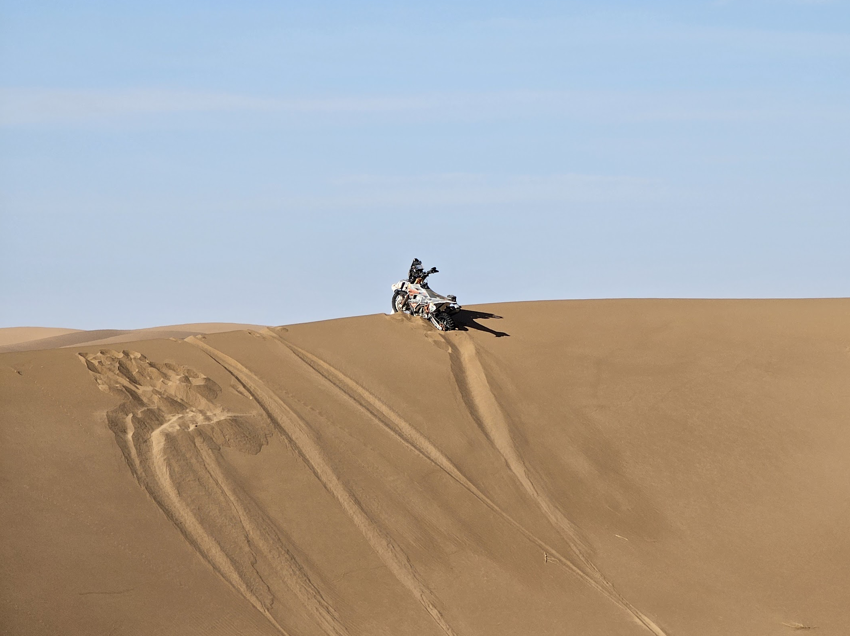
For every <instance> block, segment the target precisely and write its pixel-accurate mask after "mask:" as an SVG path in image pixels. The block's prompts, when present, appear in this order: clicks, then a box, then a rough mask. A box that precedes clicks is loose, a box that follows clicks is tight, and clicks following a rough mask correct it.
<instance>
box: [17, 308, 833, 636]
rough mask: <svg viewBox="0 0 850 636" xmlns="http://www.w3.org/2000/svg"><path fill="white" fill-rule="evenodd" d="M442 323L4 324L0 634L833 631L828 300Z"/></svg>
mask: <svg viewBox="0 0 850 636" xmlns="http://www.w3.org/2000/svg"><path fill="white" fill-rule="evenodd" d="M460 323H461V325H462V329H461V330H459V331H456V332H449V333H440V332H437V331H436V330H434V329H433V328H432V327H431V326H430V325H428V324H426V323H425V322H424V321H421V320H420V319H418V318H411V317H409V316H405V315H389V316H388V315H372V316H363V317H357V318H348V319H342V320H331V321H325V322H317V323H310V324H302V325H294V326H289V327H271V328H264V327H256V326H252V327H249V328H245V327H244V326H235V325H217V326H215V325H213V326H206V327H204V326H202V325H183V326H176V327H168V328H156V329H153V330H145V331H142V332H140V331H129V332H111V331H102V332H79V331H73V330H68V331H67V332H65V333H55V332H54V333H51V332H44V331H32V332H28V333H23V332H20V331H19V332H17V333H14V334H13V333H8V334H6V335H3V330H0V346H2V351H4V352H3V353H0V434H2V438H0V479H2V489H0V498H2V503H0V505H2V511H3V513H2V514H3V523H2V525H0V550H2V557H0V559H2V560H1V561H0V562H2V577H0V587H2V594H0V632H2V633H4V634H15V635H50V636H53V635H56V634H62V635H68V636H73V635H86V636H88V635H91V634H104V635H106V634H114V635H119V634H120V635H138V636H142V635H144V636H149V635H154V634H161V635H179V636H182V635H199V636H200V635H204V636H225V635H227V636H229V635H233V634H241V635H246V636H280V635H284V634H285V635H289V636H310V635H317V636H324V635H327V636H345V635H348V636H360V635H363V636H373V635H382V634H385V635H388V636H403V635H410V636H427V635H434V636H452V635H457V636H467V635H469V636H473V635H477V636H500V635H505V636H518V635H525V634H528V635H561V634H574V635H579V636H593V635H599V636H615V635H632V634H633V635H635V636H638V635H646V634H655V635H656V636H661V635H668V636H685V635H705V636H718V635H720V636H723V635H742V636H744V635H746V636H762V635H763V636H768V635H781V634H795V633H814V634H817V635H818V636H826V635H832V634H835V635H844V634H848V633H850V462H848V459H850V300H845V299H838V300H775V301H768V300H764V301H762V300H759V301H755V300H731V301H721V300H704V301H703V300H611V301H558V302H536V303H508V304H499V305H488V306H478V307H474V308H472V311H468V312H465V313H464V314H463V315H462V316H461V317H460ZM204 332H206V333H204ZM198 334H201V335H198ZM808 630H812V631H811V632H810V631H808Z"/></svg>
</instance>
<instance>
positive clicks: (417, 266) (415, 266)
mask: <svg viewBox="0 0 850 636" xmlns="http://www.w3.org/2000/svg"><path fill="white" fill-rule="evenodd" d="M410 268H411V269H413V270H416V271H417V272H418V271H420V270H421V269H422V261H420V260H419V259H418V258H414V259H413V264H412V265H411V266H410Z"/></svg>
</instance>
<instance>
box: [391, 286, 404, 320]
mask: <svg viewBox="0 0 850 636" xmlns="http://www.w3.org/2000/svg"><path fill="white" fill-rule="evenodd" d="M406 302H407V294H406V293H405V292H403V291H401V290H400V289H399V290H396V291H395V293H393V303H392V304H393V313H394V314H399V313H401V312H403V311H404V303H406Z"/></svg>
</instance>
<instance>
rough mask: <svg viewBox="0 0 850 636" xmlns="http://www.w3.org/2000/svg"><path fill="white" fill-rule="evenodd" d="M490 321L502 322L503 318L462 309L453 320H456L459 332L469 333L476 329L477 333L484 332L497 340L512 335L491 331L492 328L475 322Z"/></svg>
mask: <svg viewBox="0 0 850 636" xmlns="http://www.w3.org/2000/svg"><path fill="white" fill-rule="evenodd" d="M489 319H495V320H501V319H502V317H501V316H497V315H496V314H488V313H487V312H484V311H470V310H468V309H461V310H460V311H459V312H458V313H456V314H455V315H454V316H452V320H454V323H455V329H457V330H458V331H469V330H470V329H474V330H475V331H483V332H485V333H490V334H493V335H494V336H495V337H496V338H501V337H503V336H510V335H511V334H509V333H505V332H504V331H496V330H495V329H490V327H485V326H484V325H479V324H478V323H477V322H475V321H476V320H489Z"/></svg>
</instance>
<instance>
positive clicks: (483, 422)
mask: <svg viewBox="0 0 850 636" xmlns="http://www.w3.org/2000/svg"><path fill="white" fill-rule="evenodd" d="M261 335H264V336H270V337H272V338H273V339H274V340H276V341H277V342H279V343H281V344H282V345H283V346H284V347H286V348H287V349H288V350H289V351H291V352H292V353H293V354H295V356H296V357H298V358H299V359H300V360H301V361H302V362H303V363H304V364H306V365H307V366H308V367H310V368H311V369H312V370H313V371H315V372H316V373H317V374H318V375H319V376H321V377H322V378H323V379H324V380H325V381H327V382H328V383H330V384H331V385H333V386H334V387H335V388H336V389H337V390H338V391H339V392H340V393H342V394H343V395H344V396H345V397H347V398H348V399H349V400H350V401H351V402H353V403H354V404H355V405H356V406H357V407H359V408H360V409H361V410H363V411H365V412H366V413H367V414H368V415H370V416H371V417H372V418H373V419H374V420H375V421H376V422H377V423H378V424H380V425H381V426H382V427H383V428H385V429H386V430H388V431H389V432H390V433H392V434H393V435H394V436H396V437H397V438H399V439H400V440H401V441H402V442H403V443H404V444H405V445H406V446H407V447H408V448H411V449H412V450H414V451H415V452H417V453H418V454H420V455H421V456H422V457H424V458H426V459H428V460H429V461H431V462H432V463H434V464H435V465H436V466H438V467H439V468H441V469H442V470H443V471H445V472H446V473H447V474H449V475H450V476H451V477H452V478H453V479H455V480H456V481H457V482H458V483H459V484H460V485H462V486H463V487H464V488H465V489H467V490H468V491H469V492H470V493H471V494H472V495H474V496H475V497H476V498H477V499H478V500H480V501H481V502H482V503H483V504H485V505H486V506H487V507H488V508H490V509H491V510H492V511H493V512H495V513H496V514H497V515H498V516H499V517H501V518H502V519H503V520H504V521H506V522H507V523H508V524H509V525H510V526H512V527H513V528H514V529H516V530H518V531H519V532H520V533H521V534H522V535H523V536H524V537H525V538H526V539H528V540H529V541H531V542H532V543H534V544H535V545H537V546H538V547H539V548H540V549H541V550H542V551H543V552H544V553H546V554H548V555H550V556H551V557H554V559H555V562H557V563H559V564H560V565H562V566H563V567H565V568H567V569H568V570H570V571H571V572H573V574H575V575H577V576H578V577H579V578H580V579H582V580H583V581H585V582H586V583H588V584H589V585H591V587H593V588H594V589H596V590H598V591H599V592H601V593H602V594H603V595H605V596H606V597H608V598H609V599H610V600H612V601H613V602H614V603H615V604H617V605H618V606H620V607H621V608H622V609H624V610H625V611H626V612H628V613H629V614H631V615H632V617H633V618H634V619H635V620H637V622H639V623H640V624H642V625H643V626H644V627H646V628H647V629H648V630H649V631H650V632H652V633H653V634H655V635H656V636H666V634H665V632H664V631H663V630H662V629H661V628H660V627H658V626H657V625H656V624H655V623H654V622H653V621H652V620H651V619H650V618H649V617H647V616H645V615H644V614H643V613H641V612H640V611H639V610H637V609H636V608H635V607H633V606H632V605H631V604H630V603H629V602H628V601H626V599H624V598H623V597H622V596H621V595H620V594H619V593H618V592H617V591H616V590H615V589H614V587H613V586H612V584H611V583H610V582H609V581H608V580H607V579H606V578H605V577H604V576H603V575H602V573H601V572H600V571H599V570H598V569H597V568H596V566H595V565H594V564H593V563H592V561H590V559H589V557H588V556H587V552H588V550H587V548H586V547H585V545H584V542H583V541H582V540H581V537H580V533H579V530H578V529H577V528H576V527H575V526H574V525H573V524H572V522H570V521H569V520H568V519H567V518H566V517H565V516H564V515H563V513H561V512H560V511H559V510H557V508H556V507H555V505H554V503H552V502H551V500H549V499H548V498H547V497H546V496H545V495H542V494H540V492H539V491H538V489H537V488H536V487H535V485H534V482H533V481H532V479H531V477H530V476H529V474H528V470H527V468H526V467H525V464H524V463H523V461H522V459H521V457H520V455H519V453H518V451H517V449H516V448H515V446H514V445H513V441H512V439H511V437H510V427H509V425H508V422H507V420H506V419H505V416H504V414H503V413H502V411H501V408H500V407H499V406H498V403H497V402H496V399H495V396H494V395H493V393H492V391H491V390H490V387H489V384H488V383H487V378H486V375H485V373H484V370H483V367H482V366H481V363H480V361H479V360H478V357H477V353H476V352H475V349H474V345H473V343H472V342H471V341H468V343H464V344H461V345H460V346H458V345H457V344H456V343H454V342H452V340H454V339H455V338H454V337H444V338H445V341H446V342H447V344H448V351H449V358H450V361H451V366H452V372H453V374H454V377H455V379H456V381H457V383H458V389H459V391H460V393H461V395H462V396H463V398H464V401H465V403H466V404H467V408H468V409H469V411H470V415H471V417H472V418H473V419H474V420H475V422H476V423H477V424H478V426H479V427H480V428H481V429H482V431H483V432H484V434H485V435H486V436H487V438H488V439H489V440H490V441H491V443H493V445H494V446H495V447H496V449H497V450H498V451H499V453H500V454H501V456H502V457H503V458H504V459H505V462H506V463H507V464H508V466H509V468H510V470H511V471H512V473H513V474H514V475H515V476H516V478H517V480H518V481H519V482H520V484H522V486H523V488H524V489H525V490H526V492H528V494H529V495H530V496H531V498H532V499H533V500H534V501H535V502H536V503H537V505H538V506H539V507H540V508H541V510H542V511H543V513H544V514H545V515H546V517H547V518H548V519H549V520H550V522H551V523H552V524H553V525H554V526H555V528H556V529H557V530H558V531H559V532H560V534H561V535H562V536H563V537H564V538H565V540H566V541H567V544H568V545H569V546H570V548H571V550H572V551H573V553H574V554H575V557H573V558H567V557H565V556H563V555H561V554H559V551H558V550H557V549H555V548H553V547H552V546H549V545H547V544H546V543H545V542H543V541H542V540H541V539H539V538H538V537H537V536H535V535H534V534H533V533H532V532H531V531H529V530H528V529H527V528H525V527H524V526H523V525H522V524H520V523H519V522H517V521H516V520H514V519H513V518H512V517H511V516H510V515H508V514H507V513H505V512H504V511H503V510H502V509H501V508H500V507H499V506H497V505H496V503H495V502H494V501H492V500H491V499H490V498H489V497H488V496H487V495H485V494H484V493H483V492H482V491H481V490H480V489H479V488H478V487H477V486H475V484H473V483H472V482H471V481H470V480H469V479H468V478H467V477H466V476H465V475H464V474H463V473H462V472H461V471H460V470H459V469H458V468H457V466H455V464H454V463H453V462H452V461H451V460H450V459H449V458H448V457H447V456H446V455H445V454H443V453H442V452H441V451H440V450H439V449H438V448H437V447H436V446H434V445H433V444H432V443H431V442H430V440H428V439H427V438H426V437H425V436H424V435H422V434H421V433H420V432H419V431H418V430H417V429H416V428H415V427H414V426H413V425H412V424H410V423H409V422H407V421H406V420H405V419H404V418H402V417H401V416H400V415H398V413H396V412H395V411H394V410H393V409H392V408H391V407H389V406H388V405H387V404H386V403H384V402H382V401H381V400H380V399H379V398H378V397H377V396H375V395H374V394H373V393H371V392H370V391H369V390H368V389H366V388H365V387H363V386H362V385H360V384H358V383H357V382H355V381H354V380H353V379H352V378H350V377H348V376H347V375H345V374H344V373H342V372H341V371H340V370H338V369H336V368H335V367H333V366H331V365H329V364H327V363H326V362H324V361H322V360H321V359H319V358H318V357H316V356H315V355H313V354H311V353H309V352H307V351H305V350H303V349H301V348H300V347H298V346H296V345H294V344H292V343H291V342H289V341H287V340H286V339H284V338H283V337H281V336H280V335H279V334H278V333H276V332H275V331H273V330H271V329H265V330H263V331H262V332H261ZM459 340H462V341H466V340H467V338H460V339H459Z"/></svg>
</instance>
